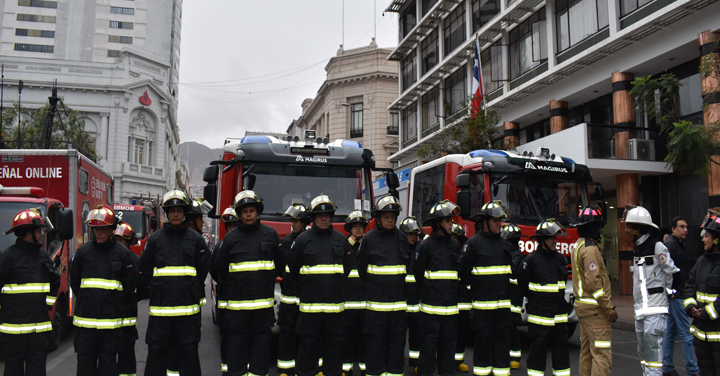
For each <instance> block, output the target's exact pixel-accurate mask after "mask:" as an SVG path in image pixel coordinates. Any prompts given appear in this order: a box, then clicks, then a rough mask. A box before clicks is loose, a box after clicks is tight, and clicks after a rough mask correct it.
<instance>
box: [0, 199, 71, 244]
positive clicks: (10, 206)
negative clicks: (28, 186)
mask: <svg viewBox="0 0 720 376" xmlns="http://www.w3.org/2000/svg"><path fill="white" fill-rule="evenodd" d="M38 207H39V208H40V213H41V214H42V215H43V216H45V207H44V206H42V205H40V204H35V203H29V202H0V251H2V250H3V249H5V248H7V247H9V246H11V245H13V244H15V239H17V237H16V236H15V234H13V233H10V234H7V235H3V234H2V233H4V232H5V231H7V230H9V229H10V228H11V227H12V222H13V218H15V215H16V214H17V213H18V212H20V211H21V210H25V209H30V208H38ZM53 226H57V225H56V224H54V223H53Z"/></svg>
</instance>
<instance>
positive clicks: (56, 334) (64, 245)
mask: <svg viewBox="0 0 720 376" xmlns="http://www.w3.org/2000/svg"><path fill="white" fill-rule="evenodd" d="M0 162H1V163H0V185H1V186H2V187H1V188H0V229H3V230H2V231H6V230H7V229H9V228H10V227H11V224H12V220H13V217H14V216H15V214H17V213H18V212H19V211H21V210H23V209H29V208H39V209H40V212H41V213H42V215H43V216H45V215H47V217H48V218H49V219H50V221H51V222H52V224H53V226H54V227H55V229H54V230H53V231H51V232H49V233H47V234H46V235H45V238H44V239H43V241H44V244H45V249H46V250H47V251H48V253H49V254H50V256H51V257H52V258H53V259H54V258H55V257H57V256H59V257H60V258H61V260H62V262H61V264H62V266H61V272H62V280H61V284H60V290H59V292H58V296H57V300H56V301H55V304H54V305H53V307H52V309H51V310H50V311H49V312H48V313H49V316H50V319H51V321H52V332H50V333H51V338H50V349H51V350H55V349H56V348H57V346H58V345H59V343H60V338H61V336H62V333H63V332H64V331H65V329H66V328H67V327H66V325H70V320H69V318H70V317H72V314H73V304H72V291H71V289H70V283H69V277H70V275H69V271H68V267H69V264H70V260H72V257H73V255H74V254H75V250H77V248H78V247H80V245H82V244H83V243H84V242H85V241H87V240H88V228H87V226H85V223H84V221H83V219H84V218H85V217H86V216H87V214H88V213H89V212H90V210H92V209H93V208H96V207H97V206H98V205H103V204H109V205H112V202H113V179H112V176H111V175H110V174H108V173H107V172H105V171H104V170H103V169H102V168H101V167H100V166H98V165H97V164H95V163H93V162H92V161H91V160H90V159H88V158H87V157H85V156H84V155H82V154H80V153H79V152H78V151H77V150H74V149H67V150H0ZM14 243H15V236H14V235H13V234H9V235H0V250H2V249H5V248H7V247H8V246H10V245H12V244H14Z"/></svg>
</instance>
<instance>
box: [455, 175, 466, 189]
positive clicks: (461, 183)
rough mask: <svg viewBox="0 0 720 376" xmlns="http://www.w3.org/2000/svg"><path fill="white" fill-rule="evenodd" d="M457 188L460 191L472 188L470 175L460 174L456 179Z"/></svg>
mask: <svg viewBox="0 0 720 376" xmlns="http://www.w3.org/2000/svg"><path fill="white" fill-rule="evenodd" d="M455 186H457V187H458V188H460V189H463V188H469V187H470V174H460V175H458V176H457V177H456V178H455Z"/></svg>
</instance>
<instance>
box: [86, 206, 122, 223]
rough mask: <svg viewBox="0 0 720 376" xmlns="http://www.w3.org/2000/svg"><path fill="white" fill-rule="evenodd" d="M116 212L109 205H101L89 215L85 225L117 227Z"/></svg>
mask: <svg viewBox="0 0 720 376" xmlns="http://www.w3.org/2000/svg"><path fill="white" fill-rule="evenodd" d="M116 221H117V218H116V217H115V211H113V210H112V209H111V208H110V207H109V206H107V205H99V206H98V207H97V209H93V210H91V211H90V213H88V216H87V219H86V220H85V223H87V225H88V226H90V227H102V226H116V225H117V222H116Z"/></svg>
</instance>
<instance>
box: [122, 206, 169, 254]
mask: <svg viewBox="0 0 720 376" xmlns="http://www.w3.org/2000/svg"><path fill="white" fill-rule="evenodd" d="M133 202H134V203H133V204H131V205H122V204H115V205H114V207H113V208H114V209H115V214H116V215H117V216H118V218H119V219H120V220H121V221H123V222H125V223H127V224H129V225H130V226H132V228H133V231H135V237H136V238H137V239H138V243H137V244H135V245H131V246H130V250H131V251H133V252H135V253H136V254H137V255H138V256H140V255H141V254H142V251H143V249H145V243H147V240H148V238H149V237H150V235H152V233H154V232H155V231H157V229H158V223H159V216H158V215H159V207H158V205H157V203H156V202H155V201H154V200H142V199H141V200H140V202H141V205H137V204H135V202H136V200H135V199H133Z"/></svg>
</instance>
